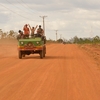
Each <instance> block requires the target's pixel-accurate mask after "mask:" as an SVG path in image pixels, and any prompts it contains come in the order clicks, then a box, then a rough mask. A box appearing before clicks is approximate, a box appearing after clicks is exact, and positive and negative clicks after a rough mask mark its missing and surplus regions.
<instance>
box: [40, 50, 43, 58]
mask: <svg viewBox="0 0 100 100" xmlns="http://www.w3.org/2000/svg"><path fill="white" fill-rule="evenodd" d="M40 58H41V59H42V58H43V50H41V51H40Z"/></svg>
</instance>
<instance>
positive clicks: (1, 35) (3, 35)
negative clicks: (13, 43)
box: [0, 29, 18, 39]
mask: <svg viewBox="0 0 100 100" xmlns="http://www.w3.org/2000/svg"><path fill="white" fill-rule="evenodd" d="M17 34H18V33H17V32H14V31H13V30H10V31H9V32H3V31H2V29H0V38H1V39H2V38H16V36H17Z"/></svg>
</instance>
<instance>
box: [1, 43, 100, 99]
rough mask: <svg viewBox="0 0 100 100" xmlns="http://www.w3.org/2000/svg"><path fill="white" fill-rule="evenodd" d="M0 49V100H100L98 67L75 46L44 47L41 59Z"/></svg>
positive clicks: (12, 46)
mask: <svg viewBox="0 0 100 100" xmlns="http://www.w3.org/2000/svg"><path fill="white" fill-rule="evenodd" d="M0 48H3V50H0V100H100V66H99V65H98V64H97V63H96V61H95V60H94V59H93V58H91V57H90V56H89V55H88V54H87V53H86V52H85V51H84V50H83V49H81V48H79V47H78V46H77V45H73V44H66V45H63V44H50V45H47V54H46V57H45V58H44V59H40V58H39V55H38V54H35V55H30V56H26V57H25V58H23V59H18V56H17V44H16V43H10V44H6V46H3V45H1V44H0Z"/></svg>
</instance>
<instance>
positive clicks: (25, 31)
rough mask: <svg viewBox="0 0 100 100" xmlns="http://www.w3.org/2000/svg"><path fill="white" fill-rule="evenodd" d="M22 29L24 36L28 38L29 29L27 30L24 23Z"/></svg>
mask: <svg viewBox="0 0 100 100" xmlns="http://www.w3.org/2000/svg"><path fill="white" fill-rule="evenodd" d="M23 31H24V37H25V38H29V34H30V30H29V28H28V25H27V24H25V25H24V27H23Z"/></svg>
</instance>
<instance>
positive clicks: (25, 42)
mask: <svg viewBox="0 0 100 100" xmlns="http://www.w3.org/2000/svg"><path fill="white" fill-rule="evenodd" d="M45 41H46V40H45ZM45 41H44V40H43V39H42V38H41V37H34V38H28V39H19V40H18V56H19V59H22V58H23V57H25V55H30V54H39V55H40V58H41V59H42V58H43V57H45V54H46V43H45Z"/></svg>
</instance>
